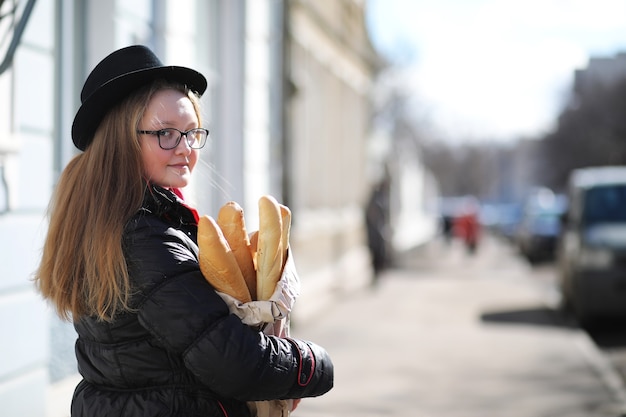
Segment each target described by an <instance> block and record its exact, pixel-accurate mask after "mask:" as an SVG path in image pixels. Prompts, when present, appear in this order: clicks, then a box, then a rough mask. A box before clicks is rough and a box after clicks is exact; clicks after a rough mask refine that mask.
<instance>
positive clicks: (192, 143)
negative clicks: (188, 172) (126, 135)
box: [137, 127, 209, 150]
mask: <svg viewBox="0 0 626 417" xmlns="http://www.w3.org/2000/svg"><path fill="white" fill-rule="evenodd" d="M137 133H140V134H143V135H156V137H157V138H158V140H159V147H160V148H161V149H165V150H168V149H174V148H175V147H177V146H178V144H179V143H180V140H181V139H182V137H183V136H184V137H185V140H186V141H187V145H189V147H190V148H192V149H200V148H202V147H203V146H204V145H205V144H206V140H207V138H208V137H209V131H208V130H207V129H203V128H201V127H200V128H196V129H190V130H188V131H186V132H183V131H182V130H178V129H175V128H173V127H168V128H167V129H161V130H138V131H137Z"/></svg>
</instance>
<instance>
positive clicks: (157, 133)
mask: <svg viewBox="0 0 626 417" xmlns="http://www.w3.org/2000/svg"><path fill="white" fill-rule="evenodd" d="M171 130H175V131H177V132H178V133H179V135H178V139H177V140H176V144H175V145H174V146H172V147H171V148H165V147H163V145H161V135H163V134H164V132H165V131H171ZM198 130H200V131H203V132H205V133H206V137H205V139H204V142H203V143H202V145H200V146H192V145H191V143H189V136H187V135H188V134H189V133H191V132H197V131H198ZM137 133H139V134H142V135H155V136H156V137H157V142H158V144H159V148H161V149H163V150H166V151H169V150H171V149H175V148H176V147H177V146H178V145H180V141H181V140H182V139H183V136H184V137H185V141H186V142H187V146H189V147H190V148H191V149H202V148H203V147H204V145H206V142H207V140H208V138H209V129H205V128H203V127H196V128H194V129H189V130H187V131H185V132H183V131H182V130H178V129H176V128H175V127H167V128H164V129H159V130H137ZM195 142H196V141H195V140H194V143H195Z"/></svg>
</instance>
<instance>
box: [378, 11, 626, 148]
mask: <svg viewBox="0 0 626 417" xmlns="http://www.w3.org/2000/svg"><path fill="white" fill-rule="evenodd" d="M367 24H368V28H369V31H370V37H371V40H372V43H373V44H374V46H375V47H376V49H377V50H378V51H379V52H381V53H382V55H384V56H386V57H387V58H388V59H390V60H391V61H392V62H398V63H399V64H401V65H402V68H403V73H404V74H405V77H407V78H406V80H407V81H406V82H407V88H410V89H411V91H413V92H414V93H415V96H416V98H417V102H419V103H420V104H419V108H420V109H421V110H420V111H422V112H425V113H427V114H428V119H429V120H430V122H431V123H432V124H433V125H434V127H435V129H436V130H437V131H438V132H440V134H441V135H443V137H446V138H448V139H450V140H453V141H454V140H471V139H478V140H485V139H486V140H492V141H494V140H495V141H507V140H515V139H519V138H522V137H540V136H541V135H542V134H545V133H546V132H549V131H550V130H551V129H552V128H553V126H554V122H555V119H556V116H557V115H558V113H559V112H560V111H561V110H562V108H563V105H564V102H565V100H566V98H567V97H568V94H569V93H570V91H571V85H572V84H571V83H572V80H573V74H574V71H575V70H576V69H583V68H585V67H586V65H587V63H588V60H589V58H590V57H611V56H615V55H616V54H617V53H619V52H622V51H623V52H626V0H594V1H592V0H367Z"/></svg>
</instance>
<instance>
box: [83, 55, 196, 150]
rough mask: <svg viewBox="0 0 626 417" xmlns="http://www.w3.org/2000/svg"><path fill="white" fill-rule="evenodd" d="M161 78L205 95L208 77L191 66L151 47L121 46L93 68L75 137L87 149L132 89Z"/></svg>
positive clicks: (134, 89)
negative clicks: (171, 61)
mask: <svg viewBox="0 0 626 417" xmlns="http://www.w3.org/2000/svg"><path fill="white" fill-rule="evenodd" d="M157 79H165V80H168V81H173V82H177V83H181V84H184V85H186V86H187V87H188V88H189V89H190V90H192V91H194V92H196V93H197V94H198V95H202V94H203V93H204V91H205V90H206V88H207V80H206V78H205V77H204V76H203V75H202V74H200V73H199V72H198V71H195V70H193V69H191V68H185V67H177V66H166V65H163V63H162V62H161V60H159V58H157V56H156V55H155V54H154V53H153V52H152V51H151V50H150V49H148V48H147V47H145V46H143V45H133V46H128V47H126V48H122V49H118V50H117V51H115V52H113V53H111V54H110V55H108V56H107V57H106V58H104V59H103V60H102V61H100V63H99V64H98V65H96V67H95V68H94V69H93V70H92V71H91V73H90V74H89V76H88V77H87V80H86V81H85V85H84V86H83V89H82V91H81V93H80V101H81V106H80V108H79V109H78V112H76V116H75V117H74V123H73V124H72V141H73V142H74V145H76V147H77V148H78V149H80V150H81V151H84V150H85V149H86V148H87V146H89V144H90V143H91V141H92V140H93V136H94V134H95V132H96V129H98V126H99V125H100V122H101V121H102V119H103V118H104V116H105V115H106V114H107V113H108V111H109V110H111V108H113V106H115V105H116V104H117V103H119V102H120V101H122V100H123V99H124V98H126V97H127V96H128V95H130V94H131V93H132V92H134V91H136V90H137V89H139V88H141V87H143V86H145V85H146V84H149V83H151V82H152V81H154V80H157Z"/></svg>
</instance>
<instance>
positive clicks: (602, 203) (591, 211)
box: [583, 184, 626, 224]
mask: <svg viewBox="0 0 626 417" xmlns="http://www.w3.org/2000/svg"><path fill="white" fill-rule="evenodd" d="M583 222H584V223H586V224H598V223H624V222H626V184H617V185H607V186H601V187H594V188H591V189H589V190H588V191H587V193H586V197H585V207H584V211H583Z"/></svg>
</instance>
